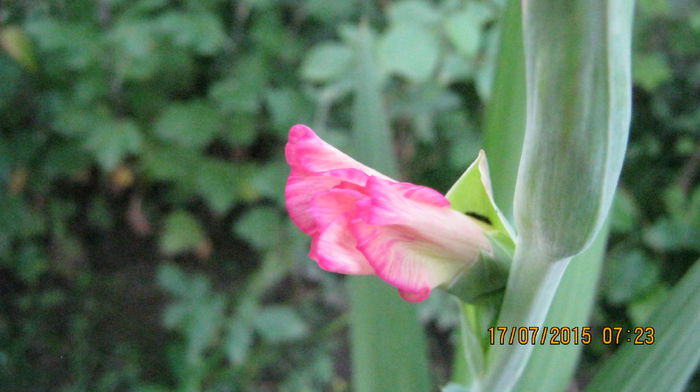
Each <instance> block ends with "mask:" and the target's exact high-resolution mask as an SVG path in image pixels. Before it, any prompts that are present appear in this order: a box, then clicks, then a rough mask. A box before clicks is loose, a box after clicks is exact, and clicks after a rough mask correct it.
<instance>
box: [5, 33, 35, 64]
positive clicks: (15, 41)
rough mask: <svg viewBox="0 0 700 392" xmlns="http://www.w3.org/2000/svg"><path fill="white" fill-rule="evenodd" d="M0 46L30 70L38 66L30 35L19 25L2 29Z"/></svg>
mask: <svg viewBox="0 0 700 392" xmlns="http://www.w3.org/2000/svg"><path fill="white" fill-rule="evenodd" d="M0 47H2V48H3V49H4V50H5V51H6V52H7V54H9V55H10V57H12V58H13V59H14V60H15V61H17V62H18V63H20V64H21V65H22V66H23V67H24V68H25V69H27V70H28V71H35V70H36V68H37V64H36V59H35V58H34V50H33V47H32V43H31V41H30V40H29V37H27V35H26V34H25V32H24V30H22V28H20V27H18V26H5V27H3V28H2V30H0Z"/></svg>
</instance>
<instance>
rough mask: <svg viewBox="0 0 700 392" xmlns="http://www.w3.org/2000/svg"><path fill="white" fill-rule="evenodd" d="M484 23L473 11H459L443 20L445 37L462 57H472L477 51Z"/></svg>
mask: <svg viewBox="0 0 700 392" xmlns="http://www.w3.org/2000/svg"><path fill="white" fill-rule="evenodd" d="M484 22H485V20H483V19H482V18H480V15H478V14H476V13H475V12H473V10H465V11H460V12H457V13H455V14H453V15H450V16H448V17H447V19H446V20H445V35H446V36H447V38H448V39H449V40H450V42H451V43H452V45H454V46H455V48H457V50H459V51H460V52H461V53H462V54H463V55H465V56H468V57H473V56H475V55H476V53H477V51H478V50H479V45H480V43H481V29H482V24H483V23H484Z"/></svg>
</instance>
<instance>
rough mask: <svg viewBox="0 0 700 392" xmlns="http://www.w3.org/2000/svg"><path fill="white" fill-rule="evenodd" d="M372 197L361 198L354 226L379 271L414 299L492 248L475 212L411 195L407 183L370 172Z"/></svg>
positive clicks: (368, 189) (361, 247)
mask: <svg viewBox="0 0 700 392" xmlns="http://www.w3.org/2000/svg"><path fill="white" fill-rule="evenodd" d="M365 194H367V195H368V196H369V197H368V198H365V199H361V200H359V201H358V202H357V219H354V220H353V221H352V222H351V229H352V230H353V235H354V236H355V239H356V241H357V248H358V249H359V250H360V251H361V252H362V254H363V255H364V256H365V258H366V259H367V260H368V261H369V263H370V265H371V266H372V267H373V268H374V270H375V271H376V273H377V275H379V276H380V277H381V278H382V279H384V280H385V281H387V282H389V283H390V284H392V285H394V286H396V287H397V288H399V289H400V290H401V295H402V296H403V297H404V298H405V299H407V300H411V298H413V300H422V299H425V298H426V297H427V295H429V293H430V289H432V288H434V287H436V286H439V285H442V284H447V283H450V282H451V281H452V280H453V279H455V278H456V277H457V276H458V275H459V274H460V273H461V271H462V270H464V269H465V268H468V267H469V266H471V264H473V263H474V262H475V261H476V260H477V258H478V257H479V254H480V252H487V253H488V252H490V251H491V247H490V244H489V242H488V239H487V238H486V236H485V235H484V234H483V232H482V230H481V228H480V226H479V224H478V223H477V222H476V221H475V220H474V219H472V218H471V217H468V216H465V215H463V214H460V213H459V212H457V211H454V210H452V209H450V208H448V207H438V206H436V205H434V204H428V203H424V202H421V201H416V200H412V199H409V198H407V197H405V196H404V195H403V194H402V187H400V186H396V184H394V183H391V182H389V181H386V180H383V179H380V178H377V177H370V178H369V179H368V181H367V185H366V187H365Z"/></svg>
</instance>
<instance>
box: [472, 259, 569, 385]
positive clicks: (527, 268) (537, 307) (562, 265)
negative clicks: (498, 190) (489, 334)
mask: <svg viewBox="0 0 700 392" xmlns="http://www.w3.org/2000/svg"><path fill="white" fill-rule="evenodd" d="M569 260H571V258H566V259H562V260H558V261H554V262H552V261H551V260H546V259H545V258H543V257H542V252H538V251H537V250H536V249H523V247H522V246H518V247H516V252H515V257H514V259H513V267H512V269H511V273H510V277H509V279H508V285H507V288H506V295H505V298H504V300H503V307H502V310H501V314H500V316H499V318H498V322H497V324H496V326H497V327H506V328H508V331H510V330H511V328H518V327H533V326H534V327H539V326H542V323H543V322H544V320H545V317H546V316H547V311H548V310H549V306H550V305H551V303H552V299H553V298H554V294H555V293H556V289H557V286H558V285H559V282H560V281H561V278H562V275H563V274H564V271H565V270H566V266H567V265H568V263H569ZM496 343H498V342H496ZM506 343H508V342H506ZM533 349H534V345H531V344H524V345H521V344H518V343H517V342H516V343H515V344H504V345H499V344H496V345H494V346H493V347H491V348H490V350H489V352H488V358H487V369H486V374H485V375H484V376H483V377H482V379H481V380H478V382H475V383H474V384H473V390H474V391H499V392H509V391H511V390H513V388H514V387H515V384H516V383H517V381H518V379H519V378H520V376H521V374H522V372H523V370H524V369H525V365H526V364H527V361H528V359H529V358H530V355H531V354H532V350H533Z"/></svg>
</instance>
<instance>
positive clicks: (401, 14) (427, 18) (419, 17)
mask: <svg viewBox="0 0 700 392" xmlns="http://www.w3.org/2000/svg"><path fill="white" fill-rule="evenodd" d="M439 19H440V14H439V13H438V12H437V10H435V8H434V6H433V5H432V3H430V2H425V1H418V0H403V1H398V2H395V3H392V4H391V7H390V8H389V20H390V21H391V24H392V25H400V24H403V25H407V26H415V25H416V24H418V25H430V24H434V23H437V22H438V21H439Z"/></svg>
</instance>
